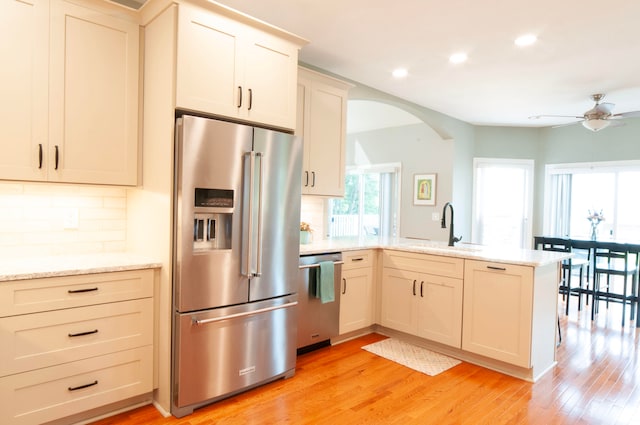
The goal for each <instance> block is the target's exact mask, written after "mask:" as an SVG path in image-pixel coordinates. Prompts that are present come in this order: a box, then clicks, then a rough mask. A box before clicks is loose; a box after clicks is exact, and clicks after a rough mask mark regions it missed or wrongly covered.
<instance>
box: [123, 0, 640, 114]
mask: <svg viewBox="0 0 640 425" xmlns="http://www.w3.org/2000/svg"><path fill="white" fill-rule="evenodd" d="M136 1H139V0H136ZM218 1H219V3H222V4H225V5H228V6H230V7H233V8H235V9H238V10H240V11H242V12H244V13H246V14H249V15H251V16H254V17H256V18H258V19H262V20H264V21H266V22H269V23H271V24H273V25H276V26H279V27H281V28H283V29H286V30H288V31H290V32H293V33H295V34H297V35H300V36H302V37H304V38H306V39H308V40H309V41H310V43H309V44H308V45H307V46H305V47H304V48H303V49H302V50H301V52H300V60H301V61H302V62H305V63H308V64H311V65H314V66H317V67H319V68H321V69H325V70H327V71H330V72H332V73H335V74H338V75H341V76H343V77H346V78H348V79H351V80H354V81H357V82H360V83H362V84H365V85H368V86H371V87H374V88H376V89H379V90H381V91H384V92H387V93H390V94H393V95H395V96H398V97H400V98H403V99H406V100H408V101H411V102H414V103H416V104H418V105H421V106H424V107H426V108H429V109H433V110H435V111H439V112H442V113H444V114H447V115H449V116H452V117H455V118H458V119H460V120H463V121H466V122H469V123H472V124H479V125H513V126H547V125H554V124H560V123H567V122H572V121H577V120H575V119H552V118H543V119H540V120H530V119H528V117H529V116H533V115H541V114H554V115H571V116H573V115H582V114H583V113H584V112H585V111H587V110H588V109H590V108H591V107H592V106H593V102H592V101H591V99H590V95H591V94H593V93H606V95H607V96H606V99H605V102H611V103H614V104H616V107H615V109H614V111H613V112H614V113H619V112H627V111H637V110H640V1H639V0H609V1H601V0H560V1H558V0H536V1H531V0H447V1H442V0H398V1H395V2H392V1H382V0H347V1H345V0H321V1H318V0H218ZM524 33H535V34H536V35H537V36H538V42H537V43H536V44H535V45H533V46H530V47H527V48H520V47H516V46H515V45H514V43H513V41H514V39H515V38H516V37H517V36H519V35H522V34H524ZM458 51H464V52H467V54H468V56H469V60H468V61H467V62H466V63H463V64H459V65H452V64H450V63H449V62H448V58H449V56H450V55H451V54H453V53H455V52H458ZM397 67H406V68H407V69H408V70H409V75H408V77H407V78H406V79H404V80H395V79H393V78H392V77H391V71H392V70H393V69H395V68H397Z"/></svg>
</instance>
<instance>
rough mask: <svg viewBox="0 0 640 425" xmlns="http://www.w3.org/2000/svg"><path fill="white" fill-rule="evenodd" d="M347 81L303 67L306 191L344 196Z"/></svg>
mask: <svg viewBox="0 0 640 425" xmlns="http://www.w3.org/2000/svg"><path fill="white" fill-rule="evenodd" d="M350 87H351V85H350V84H347V83H345V82H343V81H340V80H337V79H335V78H332V77H329V76H326V75H323V74H320V73H318V72H315V71H311V70H309V69H306V68H302V67H300V68H299V70H298V121H297V124H296V133H295V134H296V135H298V136H302V138H303V140H304V154H303V164H302V194H303V195H323V196H336V197H342V196H344V179H345V165H344V164H345V162H344V161H345V143H346V142H345V138H346V128H347V127H346V125H347V95H348V90H349V88H350Z"/></svg>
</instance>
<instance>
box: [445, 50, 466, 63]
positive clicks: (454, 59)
mask: <svg viewBox="0 0 640 425" xmlns="http://www.w3.org/2000/svg"><path fill="white" fill-rule="evenodd" d="M467 59H468V57H467V54H466V53H463V52H460V53H454V54H453V55H451V56H450V57H449V62H451V63H462V62H465V61H466V60H467Z"/></svg>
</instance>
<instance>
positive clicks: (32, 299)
mask: <svg viewBox="0 0 640 425" xmlns="http://www.w3.org/2000/svg"><path fill="white" fill-rule="evenodd" d="M153 275H154V271H153V270H152V269H148V270H134V271H125V272H113V273H98V274H87V275H78V276H64V277H52V278H43V279H30V280H19V281H9V282H4V283H0V317H5V316H13V315H16V314H26V313H36V312H41V311H48V310H58V309H62V308H70V307H80V306H86V305H94V304H102V303H108V302H114V301H125V300H130V299H136V298H146V297H151V296H153Z"/></svg>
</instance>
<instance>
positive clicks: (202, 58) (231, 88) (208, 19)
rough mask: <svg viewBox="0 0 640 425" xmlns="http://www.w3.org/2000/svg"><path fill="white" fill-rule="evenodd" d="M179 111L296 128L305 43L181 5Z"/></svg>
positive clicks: (177, 103) (178, 64) (178, 65)
mask: <svg viewBox="0 0 640 425" xmlns="http://www.w3.org/2000/svg"><path fill="white" fill-rule="evenodd" d="M178 15H179V18H178V20H179V23H178V53H177V77H176V78H177V86H176V107H177V108H179V109H184V110H189V111H199V112H205V113H211V114H214V115H221V116H225V117H230V118H234V119H239V120H242V121H248V122H255V123H261V124H266V125H269V126H273V127H279V128H283V129H293V128H294V126H295V122H296V75H297V63H298V49H299V48H300V44H296V43H294V42H291V41H289V40H285V39H283V38H280V37H276V36H274V35H272V34H269V33H267V32H265V31H262V30H260V29H258V28H253V27H251V26H248V25H245V24H244V23H241V22H238V21H237V20H235V19H233V18H231V17H228V16H224V15H223V14H217V13H215V12H213V11H210V10H204V9H201V8H199V7H197V6H194V5H191V4H188V3H181V4H180V9H179V13H178Z"/></svg>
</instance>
